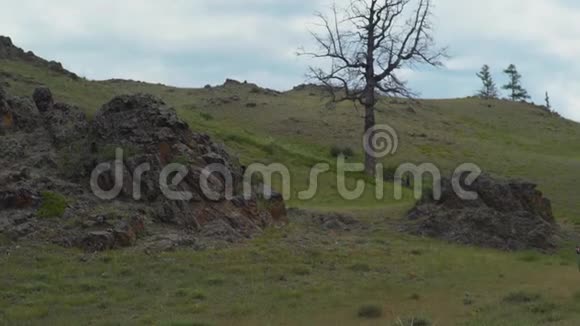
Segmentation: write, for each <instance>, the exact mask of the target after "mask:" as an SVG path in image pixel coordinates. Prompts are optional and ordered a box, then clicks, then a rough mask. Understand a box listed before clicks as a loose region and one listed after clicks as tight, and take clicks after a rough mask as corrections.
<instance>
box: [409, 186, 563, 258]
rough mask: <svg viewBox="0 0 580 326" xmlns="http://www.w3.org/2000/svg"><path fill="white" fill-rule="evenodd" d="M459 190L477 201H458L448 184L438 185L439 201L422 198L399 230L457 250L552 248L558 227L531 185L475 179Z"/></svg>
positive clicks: (547, 206)
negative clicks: (471, 193) (456, 246)
mask: <svg viewBox="0 0 580 326" xmlns="http://www.w3.org/2000/svg"><path fill="white" fill-rule="evenodd" d="M464 188H465V189H466V190H469V191H474V192H476V193H477V194H478V199H477V200H473V201H464V200H462V199H460V198H459V197H458V196H457V195H456V193H455V192H454V191H453V189H452V186H451V182H450V181H449V180H448V179H444V180H443V181H442V197H441V199H440V200H434V199H432V197H427V198H425V199H424V200H422V201H421V202H419V203H418V204H417V206H416V207H415V208H414V209H413V210H412V211H411V212H410V213H409V214H408V216H407V218H408V220H410V223H408V224H406V225H405V226H404V229H405V230H406V231H408V232H411V233H413V234H416V235H421V236H428V237H435V238H440V239H445V240H448V241H452V242H457V243H461V244H469V245H476V246H483V247H491V248H496V249H502V250H523V249H540V250H550V249H553V248H555V247H556V245H557V239H558V226H557V224H556V221H555V219H554V216H553V214H552V207H551V204H550V201H549V200H548V199H546V198H545V197H544V196H543V194H542V193H541V192H540V191H538V190H537V189H536V185H535V184H532V183H528V182H520V181H499V180H496V179H494V178H492V177H490V176H488V175H482V176H480V177H479V178H478V179H477V180H476V181H475V182H474V183H473V184H472V185H471V186H465V185H464Z"/></svg>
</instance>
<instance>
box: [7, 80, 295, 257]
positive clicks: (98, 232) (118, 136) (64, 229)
mask: <svg viewBox="0 0 580 326" xmlns="http://www.w3.org/2000/svg"><path fill="white" fill-rule="evenodd" d="M34 99H35V102H32V101H31V100H30V99H24V98H12V97H10V96H8V95H6V94H5V93H3V92H0V119H1V120H0V123H1V124H0V134H2V135H3V136H1V137H0V154H1V155H0V164H1V165H2V166H3V168H4V169H3V170H2V171H0V232H2V233H7V234H10V238H11V239H19V238H23V237H34V239H37V240H38V239H40V238H42V239H43V240H48V241H52V242H55V243H58V244H61V245H64V246H76V247H81V248H83V249H85V250H87V251H100V250H109V249H117V248H123V247H128V246H133V245H139V243H140V242H142V237H155V238H156V239H161V240H160V241H161V242H164V244H163V245H160V246H159V247H158V248H162V247H172V248H173V247H175V246H180V245H183V244H192V243H195V245H196V247H201V246H202V245H200V244H199V243H200V241H201V240H200V239H205V240H208V241H210V242H211V241H213V240H216V241H220V242H225V243H231V242H236V241H240V240H242V239H245V238H248V237H251V236H252V235H253V234H255V233H256V232H260V231H261V230H262V229H263V228H265V227H268V226H269V225H272V224H275V223H284V222H285V205H284V201H283V199H282V198H281V196H275V198H274V199H272V200H271V205H259V204H258V201H261V200H263V199H260V198H258V197H257V196H252V197H251V198H249V199H246V198H244V196H242V193H241V190H242V173H243V170H242V168H241V166H240V164H239V162H238V160H237V159H236V158H235V157H233V156H231V155H230V154H229V153H228V152H227V151H226V149H225V148H224V147H223V146H221V145H219V144H216V143H214V142H213V141H212V140H211V139H210V137H209V136H207V135H205V134H202V133H196V132H194V131H192V130H191V129H190V128H189V126H188V125H187V124H186V123H185V122H184V121H182V120H181V119H179V118H178V117H177V115H176V113H175V111H174V110H173V109H172V108H170V107H169V106H168V105H166V104H165V103H164V102H163V101H162V100H160V99H158V98H156V97H154V96H151V95H144V94H138V95H132V96H119V97H116V98H114V99H113V100H111V101H110V102H109V103H107V104H105V105H104V106H103V107H102V108H101V110H99V111H98V112H97V114H96V116H95V118H94V120H93V121H92V122H90V123H89V121H88V120H87V118H86V117H85V115H84V114H83V113H82V112H81V110H80V109H79V108H77V107H74V106H71V105H67V104H63V103H56V102H55V101H54V100H53V98H52V95H51V92H50V90H48V89H46V88H40V89H37V90H36V91H35V93H34ZM6 117H8V118H6ZM117 148H119V149H122V156H121V157H120V161H119V162H120V165H119V167H120V168H121V169H122V176H123V179H122V180H121V192H120V194H119V195H118V196H117V197H114V198H113V199H108V200H102V199H99V198H97V196H95V195H94V193H93V192H92V191H91V189H90V187H89V176H90V175H91V172H92V171H93V169H94V168H95V167H96V166H99V165H101V164H102V163H111V164H112V166H116V165H115V162H114V160H115V157H116V154H117V153H116V152H117V150H116V149H117ZM170 164H179V165H181V166H182V167H183V169H184V172H186V174H187V175H186V177H185V178H184V179H183V180H182V181H181V182H179V183H176V184H172V178H171V177H169V178H167V182H168V187H169V188H168V189H165V190H172V191H186V192H188V193H190V194H191V198H182V199H183V200H176V198H169V197H168V196H166V194H165V193H164V188H162V187H161V183H160V175H161V173H162V171H163V170H164V168H165V167H166V166H168V165H170ZM143 166H147V168H145V169H143V170H142V173H137V172H138V171H139V170H140V169H141V168H142V167H143ZM207 166H213V167H214V168H215V167H218V169H217V172H214V173H210V174H206V176H208V177H207V178H206V179H207V182H205V183H203V182H200V180H201V179H202V175H204V173H206V172H204V171H205V170H204V169H205V168H206V167H207ZM114 172H115V170H114V169H113V170H111V171H105V172H104V173H102V174H101V176H100V177H99V178H98V180H97V183H98V185H100V186H101V188H102V189H103V190H108V189H111V188H113V186H115V183H116V180H115V178H114ZM226 173H227V174H228V175H230V176H231V187H229V184H230V182H229V180H230V178H228V177H226ZM137 175H140V179H136V176H137ZM137 190H140V196H137ZM44 192H49V193H55V194H58V195H59V196H62V197H64V198H66V207H64V208H63V209H64V211H63V212H62V214H63V216H62V217H56V218H53V219H42V218H39V216H38V209H39V207H40V206H42V205H43V204H45V203H43V196H41V195H40V194H41V193H44ZM208 193H209V194H211V196H209V195H208ZM232 198H233V199H232ZM262 206H266V207H269V208H259V207H262ZM102 212H105V213H102ZM136 212H139V213H136ZM166 233H167V234H170V235H172V236H164V234H166ZM175 234H178V236H177V237H175V236H173V235H175ZM172 239H173V240H175V241H173V240H172ZM198 240H199V241H198ZM205 240H204V241H201V243H206V241H205ZM143 243H150V244H152V245H155V241H153V242H152V241H149V240H147V239H145V240H144V241H143ZM167 244H170V245H169V246H166V245H167Z"/></svg>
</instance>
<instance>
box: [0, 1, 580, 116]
mask: <svg viewBox="0 0 580 326" xmlns="http://www.w3.org/2000/svg"><path fill="white" fill-rule="evenodd" d="M346 1H348V0H338V1H337V2H338V3H342V4H344V3H345V2H346ZM433 1H434V3H435V6H436V7H435V15H436V17H435V19H434V23H435V28H436V39H437V41H438V42H439V44H441V45H449V46H450V49H451V54H452V55H453V58H451V59H450V60H448V61H447V63H446V66H447V68H446V69H441V70H439V71H435V72H433V71H429V72H424V71H419V72H417V71H408V70H405V71H403V72H402V73H401V75H402V76H404V77H405V78H407V79H408V80H409V81H410V84H411V85H419V86H420V88H421V89H417V90H418V91H421V92H422V93H428V94H433V93H434V91H435V90H439V89H441V84H444V82H445V81H448V82H449V83H450V84H454V85H459V84H462V87H455V88H454V90H449V91H447V92H445V93H444V94H441V96H462V95H469V94H460V92H463V91H465V90H471V89H475V88H476V87H477V86H478V85H477V82H478V81H477V79H476V78H475V75H474V74H475V72H477V70H479V68H480V67H481V65H483V64H484V63H487V64H490V65H491V66H492V69H493V70H494V73H495V74H496V75H498V76H497V78H496V79H498V84H499V83H500V80H501V78H502V77H503V76H502V77H500V76H499V73H500V72H501V69H502V68H503V67H504V66H506V65H507V64H509V63H512V62H513V63H516V64H518V66H519V67H520V70H522V74H523V75H524V83H525V84H526V85H527V86H529V88H530V90H531V91H534V92H535V93H534V95H535V97H537V98H539V97H540V96H541V98H542V99H543V89H550V91H551V93H553V94H554V96H553V97H554V101H555V104H556V105H555V106H556V107H559V108H561V112H562V113H565V114H566V115H568V116H570V117H574V118H577V119H579V120H580V108H579V107H578V105H577V104H576V103H578V100H579V99H578V96H577V95H576V92H575V90H574V87H576V89H578V87H577V86H578V85H577V84H574V81H575V80H577V76H578V75H580V62H578V61H577V58H579V57H580V43H579V42H578V41H577V39H578V36H577V33H578V31H580V5H578V4H571V2H570V1H569V0H487V1H474V0H471V1H469V0H433ZM331 3H332V0H195V1H188V0H171V1H161V0H157V1H153V0H152V1H142V0H101V1H78V0H53V1H43V0H19V1H12V0H0V8H2V9H3V10H2V11H0V31H1V32H0V33H3V34H7V35H10V36H12V37H13V39H14V41H15V43H17V44H18V45H21V46H22V47H24V48H26V49H31V50H34V51H35V52H37V53H38V54H39V55H41V56H44V57H47V58H49V59H56V60H59V61H63V63H64V64H65V66H67V67H70V68H71V69H73V70H76V71H78V72H79V73H81V74H85V75H87V77H89V78H112V77H126V78H129V77H131V78H134V79H144V80H148V81H160V82H165V83H170V84H177V85H187V84H189V83H190V84H191V85H192V86H198V85H202V84H204V83H210V82H214V81H215V80H223V78H225V77H227V76H236V77H238V78H240V79H248V80H249V81H252V79H253V80H254V81H258V82H261V83H264V84H265V85H264V86H268V87H275V88H283V89H285V88H290V87H291V86H292V84H294V83H297V82H298V81H302V80H303V79H304V78H303V76H304V73H305V72H306V66H307V64H308V63H310V62H307V61H305V60H303V59H300V60H298V59H296V58H295V56H294V53H295V50H296V49H297V48H298V47H300V46H301V45H305V46H308V44H309V42H310V38H309V35H308V32H307V30H308V27H309V26H312V25H309V23H311V22H313V21H314V19H313V16H312V13H313V12H315V11H327V10H328V7H329V5H330V4H331ZM177 56H178V57H180V60H176V59H175V57H177ZM188 57H191V58H192V59H191V61H190V62H184V59H183V58H188ZM224 60H225V61H227V62H224ZM233 66H236V67H237V68H238V69H235V71H231V70H232V67H233ZM195 71H199V72H200V73H199V74H195ZM201 78H205V79H208V80H206V81H205V82H204V81H203V80H201ZM437 80H440V81H441V82H438V81H437ZM552 80H557V81H558V82H557V83H556V82H550V81H552ZM435 84H436V85H435ZM569 85H570V86H569ZM572 85H573V86H572ZM552 88H553V90H552ZM536 93H537V94H536Z"/></svg>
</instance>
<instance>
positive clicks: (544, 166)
mask: <svg viewBox="0 0 580 326" xmlns="http://www.w3.org/2000/svg"><path fill="white" fill-rule="evenodd" d="M0 76H3V77H4V79H5V82H7V83H8V85H9V87H8V89H9V90H10V91H11V92H12V93H13V94H17V95H22V96H30V95H31V94H32V91H33V89H34V88H35V87H36V86H38V85H46V86H48V87H50V88H51V90H52V91H53V93H55V96H56V97H57V99H58V100H60V101H64V102H68V103H73V104H76V105H78V106H80V107H81V108H82V109H83V110H84V111H85V112H87V113H88V114H89V115H91V114H93V113H94V112H95V111H96V110H97V109H98V108H99V107H100V106H101V105H102V104H104V103H105V102H106V101H108V100H109V99H111V98H112V97H113V96H114V95H118V94H124V93H135V92H146V93H152V94H155V95H158V96H160V97H161V98H163V99H164V100H165V101H166V102H168V103H169V104H171V105H172V106H174V107H175V108H176V109H177V110H178V112H179V113H180V115H181V116H182V117H183V118H184V119H186V120H187V121H188V122H189V123H190V124H191V127H192V128H193V129H194V130H201V131H206V132H208V133H209V134H211V135H213V136H214V137H216V138H217V139H220V140H221V141H223V142H225V143H226V144H227V145H229V146H230V147H231V148H233V149H234V150H236V151H237V152H238V154H240V156H241V157H242V160H243V161H244V162H245V163H250V162H253V161H256V160H258V161H264V162H273V161H278V162H282V163H286V164H288V163H290V164H291V165H292V166H293V169H292V170H293V171H292V172H294V170H295V172H296V173H295V174H296V176H295V177H296V179H297V180H296V181H295V182H293V184H294V186H293V189H294V190H296V191H299V190H303V189H304V188H305V186H306V185H305V183H304V181H303V180H304V179H305V178H306V176H305V175H303V174H304V173H306V172H307V170H308V169H307V167H308V166H310V165H312V164H313V163H314V162H317V161H332V157H331V156H330V148H331V147H332V146H334V145H339V146H343V147H344V146H348V147H350V148H352V149H353V150H354V151H355V153H356V157H355V158H354V160H356V161H362V146H361V142H362V141H361V137H362V135H361V130H362V123H363V121H362V112H360V110H359V111H357V109H356V108H354V107H353V106H352V104H347V103H343V104H342V105H340V106H339V107H337V108H336V109H333V110H330V109H328V108H327V107H326V105H325V103H326V100H325V99H324V98H323V97H322V93H320V92H319V91H317V90H316V89H313V88H305V89H303V90H297V91H289V92H285V93H276V92H271V91H267V90H263V89H261V88H258V87H257V86H255V85H252V84H243V83H242V84H236V83H228V84H227V85H226V86H219V87H213V88H209V89H182V88H174V87H168V86H164V85H159V84H147V83H141V82H134V81H123V80H112V81H99V82H95V81H87V80H82V79H81V80H75V79H71V78H70V77H68V76H66V75H63V74H59V73H57V72H54V71H50V70H47V69H45V68H43V67H38V66H32V65H30V64H28V63H26V62H20V61H8V60H0ZM377 123H388V124H389V125H391V126H393V127H394V128H395V129H396V131H397V133H398V135H399V138H400V144H401V145H400V147H399V151H398V152H397V154H396V155H394V156H390V157H388V158H387V159H385V161H384V162H383V163H384V164H385V166H387V167H393V168H394V167H396V166H398V165H399V164H400V163H403V162H413V163H417V164H418V163H423V162H431V163H435V164H436V165H438V166H439V167H440V168H441V169H442V170H443V171H444V172H445V173H447V174H449V173H451V171H452V170H453V169H454V168H455V167H456V166H457V165H459V164H461V163H466V162H469V163H475V164H477V165H479V166H480V167H482V169H483V170H484V171H486V172H489V173H492V174H496V175H499V176H503V177H514V178H515V177H518V178H525V179H528V180H530V181H533V182H536V183H538V184H539V186H540V188H541V190H543V191H544V192H545V193H546V195H547V196H548V197H549V198H551V199H552V201H553V203H554V210H555V213H556V216H557V217H558V218H560V220H568V221H578V222H580V201H579V200H577V198H576V190H577V187H578V185H580V174H578V173H577V171H579V170H580V154H578V153H580V142H579V141H578V139H580V124H578V123H575V122H572V121H569V120H565V119H562V118H559V117H556V116H553V115H550V114H548V113H547V112H545V111H544V110H542V109H541V108H540V107H537V106H533V105H529V104H523V103H513V102H509V101H482V100H480V99H476V98H466V99H453V100H422V101H419V102H418V103H408V102H407V101H402V100H389V99H383V100H382V101H381V103H380V104H379V106H378V112H377ZM304 168H306V169H304ZM328 190H329V191H331V189H328ZM387 193H388V192H387ZM323 197H327V198H323ZM331 197H332V195H331V194H328V196H320V198H318V202H317V199H315V200H314V202H313V203H306V205H310V206H334V205H344V203H341V201H340V200H338V199H340V198H334V199H337V201H336V202H334V201H333V198H331ZM371 197H372V196H371ZM391 197H392V196H391ZM365 198H366V197H365ZM366 199H368V198H366ZM293 204H294V203H293ZM351 204H352V206H360V205H361V204H371V203H370V202H369V200H364V199H363V203H351ZM376 204H377V205H383V204H384V203H382V202H381V203H376ZM296 205H301V203H296ZM302 205H304V203H302Z"/></svg>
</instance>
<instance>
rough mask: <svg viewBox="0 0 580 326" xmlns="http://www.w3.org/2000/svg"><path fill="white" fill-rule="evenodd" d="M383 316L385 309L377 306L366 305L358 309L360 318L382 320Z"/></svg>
mask: <svg viewBox="0 0 580 326" xmlns="http://www.w3.org/2000/svg"><path fill="white" fill-rule="evenodd" d="M382 315H383V308H381V306H379V305H375V304H365V305H362V306H360V308H358V316H359V317H360V318H368V319H374V318H380V317H381V316H382Z"/></svg>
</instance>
